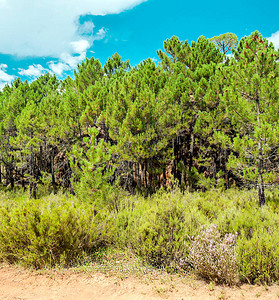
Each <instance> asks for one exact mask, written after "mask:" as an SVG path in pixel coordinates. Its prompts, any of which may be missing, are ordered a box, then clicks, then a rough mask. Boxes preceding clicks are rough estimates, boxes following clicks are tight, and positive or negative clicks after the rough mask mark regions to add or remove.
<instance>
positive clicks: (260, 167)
mask: <svg viewBox="0 0 279 300" xmlns="http://www.w3.org/2000/svg"><path fill="white" fill-rule="evenodd" d="M256 104H257V122H258V127H259V129H260V128H261V119H260V101H259V96H258V92H257V96H256ZM258 151H259V154H258V172H259V177H258V194H259V202H260V205H261V206H263V205H264V204H265V193H264V181H263V152H262V139H261V138H259V142H258Z"/></svg>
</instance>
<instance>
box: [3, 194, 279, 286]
mask: <svg viewBox="0 0 279 300" xmlns="http://www.w3.org/2000/svg"><path fill="white" fill-rule="evenodd" d="M278 195H279V193H278V191H276V190H274V191H269V192H267V204H266V205H265V206H264V207H259V205H258V201H257V193H256V191H253V190H250V191H239V190H228V191H225V192H224V191H221V190H211V191H208V192H205V193H201V192H200V193H198V192H195V193H188V192H185V193H182V192H180V191H172V192H164V191H159V192H158V193H157V194H154V195H152V196H150V197H148V198H144V197H142V196H140V195H135V196H129V195H127V194H126V193H118V194H117V193H115V194H114V195H111V196H109V195H108V196H109V197H110V198H111V200H110V204H109V205H106V206H105V205H103V207H102V206H100V205H99V204H98V205H95V204H94V203H95V202H96V203H99V202H98V201H95V200H94V199H90V202H87V201H85V202H82V201H80V200H78V199H76V198H75V197H71V196H67V195H63V194H58V195H50V196H46V197H42V198H40V199H38V200H34V199H33V200H29V198H28V197H27V196H26V195H25V194H23V193H22V192H18V193H14V194H10V193H7V192H5V193H1V194H0V259H1V260H5V261H8V262H10V263H21V264H23V265H25V266H32V267H35V268H44V267H49V266H50V267H51V266H73V265H77V264H78V265H83V264H85V262H94V261H98V260H99V259H100V255H99V254H100V253H104V249H108V250H109V251H112V250H113V249H115V248H117V249H120V251H122V252H127V253H132V254H133V256H132V257H133V258H131V259H132V260H134V261H136V260H135V258H136V257H137V258H139V259H140V261H142V262H146V263H147V264H149V265H150V266H151V267H152V268H159V269H162V268H163V269H165V270H167V271H168V272H193V271H194V272H195V273H197V274H199V275H200V276H201V277H202V278H204V279H209V280H215V281H216V282H220V283H227V284H234V283H237V282H239V281H240V282H248V283H262V284H271V283H274V282H278V280H279V262H278V257H279V229H278V227H279V209H278V205H279V201H278V199H279V196H278ZM212 224H215V225H214V226H215V227H214V230H213V231H214V232H211V233H212V234H211V235H210V234H209V233H210V230H211V231H212ZM210 228H211V229H210ZM208 230H209V231H208ZM232 237H233V238H232ZM121 249H122V250H121ZM106 251H107V250H106Z"/></svg>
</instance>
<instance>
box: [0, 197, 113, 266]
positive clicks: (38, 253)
mask: <svg viewBox="0 0 279 300" xmlns="http://www.w3.org/2000/svg"><path fill="white" fill-rule="evenodd" d="M109 229H110V221H109V218H108V214H107V213H105V212H99V213H96V212H95V211H94V209H93V208H90V207H89V206H86V205H81V204H79V203H78V202H72V201H70V200H67V199H65V198H62V197H54V196H53V197H49V198H47V199H41V200H27V199H25V200H24V201H21V202H20V203H14V204H10V203H6V204H2V206H1V207H0V259H2V260H5V261H8V262H10V263H14V262H20V263H22V264H24V265H26V266H33V267H35V268H42V267H49V266H56V265H60V266H68V265H72V264H74V263H76V262H77V261H78V260H79V259H82V258H84V257H85V256H87V255H89V254H92V253H94V251H96V250H97V249H99V248H102V247H104V246H105V245H107V243H108V242H109Z"/></svg>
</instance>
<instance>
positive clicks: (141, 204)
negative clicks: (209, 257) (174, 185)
mask: <svg viewBox="0 0 279 300" xmlns="http://www.w3.org/2000/svg"><path fill="white" fill-rule="evenodd" d="M182 199H183V194H180V193H176V194H172V193H158V194H156V195H154V196H153V197H151V198H149V199H144V198H138V199H137V201H136V202H134V203H133V205H130V207H125V208H124V209H123V210H122V211H121V213H120V214H119V216H118V226H120V228H119V232H122V235H121V236H119V243H120V244H121V245H122V246H123V247H129V248H130V249H132V250H133V251H134V252H135V253H136V254H137V255H139V256H141V257H142V258H143V259H144V260H146V261H147V262H148V263H150V264H152V265H153V266H156V267H166V268H168V269H169V268H171V269H175V268H176V267H177V266H178V264H179V261H180V259H181V258H182V257H185V255H186V253H187V243H188V242H189V240H188V236H190V235H194V234H195V233H196V232H197V231H198V228H200V226H201V225H202V224H205V223H206V218H204V217H203V216H202V215H201V214H200V213H199V211H198V210H197V208H196V207H193V208H191V207H189V206H188V205H187V201H185V202H183V201H182Z"/></svg>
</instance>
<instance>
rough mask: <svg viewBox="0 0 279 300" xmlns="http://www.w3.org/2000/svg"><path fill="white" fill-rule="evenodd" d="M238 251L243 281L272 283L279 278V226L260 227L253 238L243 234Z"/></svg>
mask: <svg viewBox="0 0 279 300" xmlns="http://www.w3.org/2000/svg"><path fill="white" fill-rule="evenodd" d="M277 226H278V225H277ZM237 252H238V256H239V269H240V274H241V279H242V281H245V282H248V283H266V284H270V283H272V282H276V281H278V280H279V229H278V227H277V228H276V229H271V228H270V229H269V230H265V229H263V228H259V229H258V230H256V232H254V234H253V237H252V238H251V239H246V237H245V235H242V237H241V238H240V239H239V241H238V245H237Z"/></svg>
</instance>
